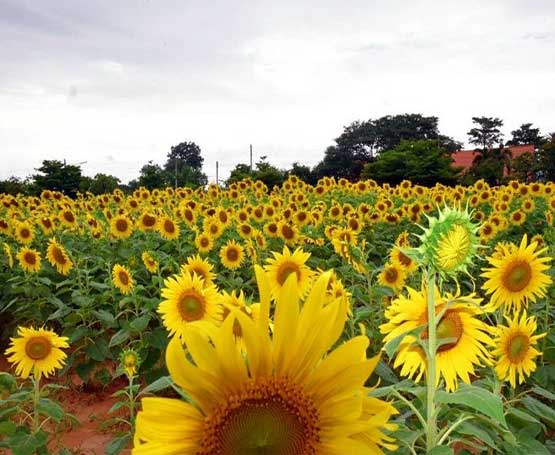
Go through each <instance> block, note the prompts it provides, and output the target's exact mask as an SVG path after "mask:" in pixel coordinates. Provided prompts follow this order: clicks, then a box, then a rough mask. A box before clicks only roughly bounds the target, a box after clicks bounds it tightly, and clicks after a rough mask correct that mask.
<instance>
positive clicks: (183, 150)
mask: <svg viewBox="0 0 555 455" xmlns="http://www.w3.org/2000/svg"><path fill="white" fill-rule="evenodd" d="M167 158H168V159H167V161H166V164H164V171H165V172H166V174H167V175H166V183H165V184H166V185H167V186H175V185H177V186H191V187H193V188H196V187H199V186H204V185H206V184H207V183H208V179H207V177H206V175H205V174H203V172H202V163H203V162H204V158H203V157H202V156H201V150H200V147H199V146H198V145H197V144H195V143H194V142H181V143H180V144H178V145H175V146H172V147H171V151H170V152H169V153H168V155H167ZM172 176H173V179H172Z"/></svg>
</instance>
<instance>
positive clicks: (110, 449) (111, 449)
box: [104, 434, 131, 455]
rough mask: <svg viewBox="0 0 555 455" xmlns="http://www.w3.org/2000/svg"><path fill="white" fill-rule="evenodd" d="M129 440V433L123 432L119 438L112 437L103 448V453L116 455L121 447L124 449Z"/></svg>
mask: <svg viewBox="0 0 555 455" xmlns="http://www.w3.org/2000/svg"><path fill="white" fill-rule="evenodd" d="M130 442H131V435H129V434H125V435H123V436H120V437H119V438H116V439H112V440H111V441H110V444H108V445H107V446H106V449H104V453H105V454H106V455H117V454H118V453H120V452H121V451H122V450H123V449H125V448H126V447H127V445H128V444H129V443H130Z"/></svg>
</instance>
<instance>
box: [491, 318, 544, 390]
mask: <svg viewBox="0 0 555 455" xmlns="http://www.w3.org/2000/svg"><path fill="white" fill-rule="evenodd" d="M506 319H507V322H508V323H509V325H508V326H504V325H502V326H499V327H498V328H497V338H496V340H495V341H496V349H495V351H493V354H494V355H496V356H498V361H497V363H496V365H495V372H496V373H497V376H499V378H500V379H501V380H504V381H507V380H508V381H509V382H510V383H511V386H513V388H514V387H516V384H517V375H518V383H519V384H522V383H523V382H524V379H525V377H526V376H530V374H531V373H532V372H534V371H536V362H535V358H536V357H538V356H540V355H541V352H539V351H538V350H537V349H535V347H534V346H536V344H537V343H538V340H539V339H540V338H543V337H544V336H545V333H543V334H541V335H534V333H535V332H536V327H537V326H536V318H535V317H534V316H530V317H529V318H528V317H526V311H523V312H522V316H521V317H520V319H519V318H518V315H515V316H514V318H513V319H509V318H508V317H507V318H506Z"/></svg>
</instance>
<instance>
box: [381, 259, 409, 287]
mask: <svg viewBox="0 0 555 455" xmlns="http://www.w3.org/2000/svg"><path fill="white" fill-rule="evenodd" d="M406 279H407V271H406V270H405V268H403V267H401V266H398V265H396V264H391V263H389V264H386V265H385V266H384V268H383V270H382V271H381V272H380V274H379V275H378V283H380V284H381V285H382V286H386V287H388V288H391V289H392V290H393V292H394V293H396V294H397V293H399V292H400V291H401V289H403V286H404V285H405V281H406Z"/></svg>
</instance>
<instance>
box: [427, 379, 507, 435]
mask: <svg viewBox="0 0 555 455" xmlns="http://www.w3.org/2000/svg"><path fill="white" fill-rule="evenodd" d="M436 397H437V401H438V402H439V403H443V404H460V405H462V406H468V407H469V408H472V409H474V410H475V411H478V412H481V413H482V414H485V415H487V416H488V417H490V418H492V419H493V420H495V421H496V422H497V423H499V424H500V425H502V426H503V427H505V428H507V422H506V421H505V416H504V414H503V402H502V401H501V398H500V397H499V396H497V395H494V394H493V393H491V392H489V391H488V390H486V389H482V388H480V387H476V386H473V385H467V384H462V385H461V386H460V387H459V389H458V390H457V391H456V392H454V393H447V392H445V391H443V390H440V391H438V392H437V395H436Z"/></svg>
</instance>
